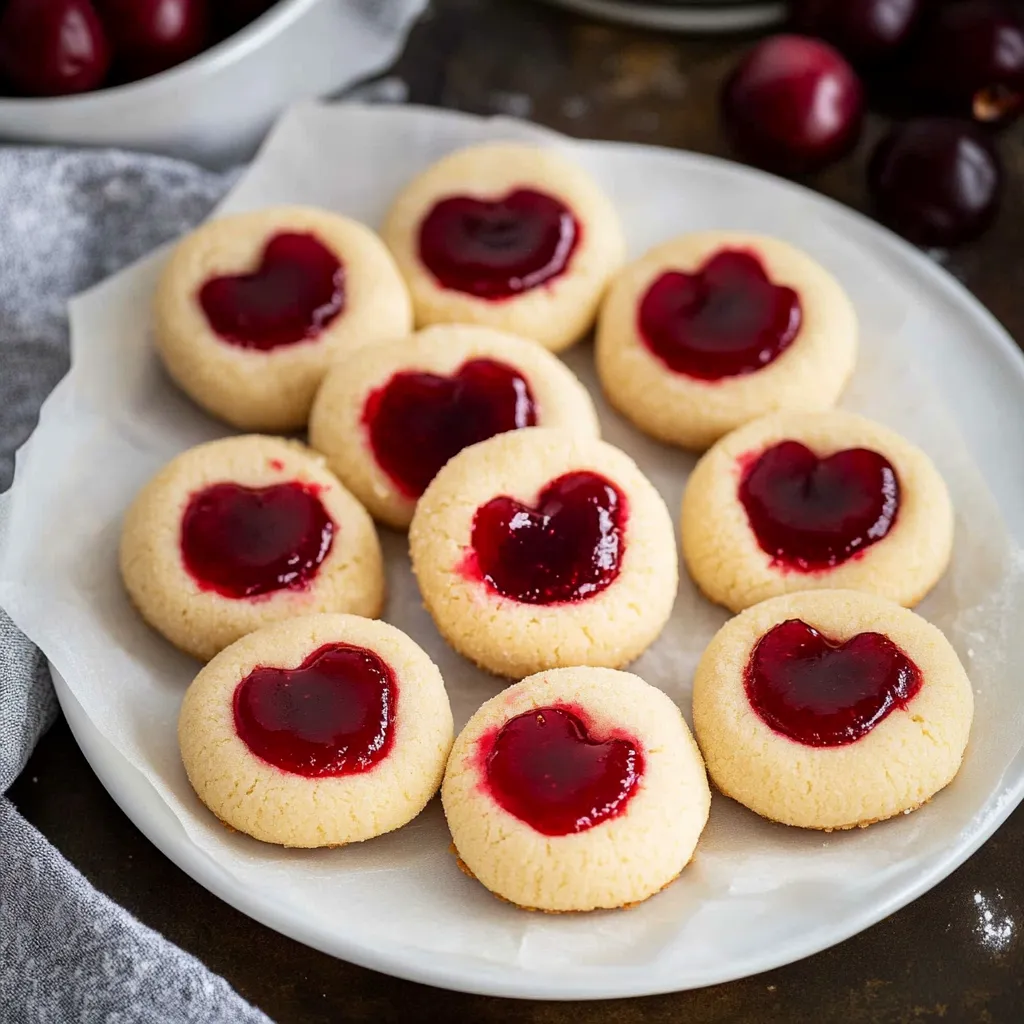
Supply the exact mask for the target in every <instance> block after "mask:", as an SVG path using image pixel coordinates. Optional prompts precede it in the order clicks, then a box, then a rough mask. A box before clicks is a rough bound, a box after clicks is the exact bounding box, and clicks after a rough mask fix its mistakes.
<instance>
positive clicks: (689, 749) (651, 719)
mask: <svg viewBox="0 0 1024 1024" xmlns="http://www.w3.org/2000/svg"><path fill="white" fill-rule="evenodd" d="M552 706H554V707H564V708H566V709H567V710H569V711H572V710H574V709H577V710H578V711H582V712H583V716H584V717H585V720H586V722H587V727H588V731H589V733H590V736H591V738H592V739H594V740H597V741H602V740H604V739H606V738H611V737H622V738H629V739H631V740H632V741H633V742H634V743H635V744H637V745H638V746H639V748H640V750H641V754H642V756H643V759H644V772H643V775H642V776H641V778H640V780H639V783H638V785H637V788H636V789H635V790H634V792H633V794H632V796H631V797H630V799H629V802H628V803H627V804H626V806H625V809H624V811H623V812H622V813H621V814H619V815H618V816H617V817H613V818H606V819H605V820H604V821H601V822H599V823H598V824H596V825H594V826H592V827H591V828H588V829H586V830H584V831H581V832H575V833H571V834H568V835H562V836H549V835H544V834H542V833H540V832H538V831H536V830H535V829H534V828H533V827H532V826H530V825H528V824H527V823H526V822H524V821H521V820H520V819H519V818H517V817H515V816H514V815H512V814H510V813H509V812H508V811H506V810H505V809H504V808H502V807H501V806H500V805H499V804H498V803H496V802H495V800H494V798H493V797H492V796H491V795H490V793H489V790H488V784H487V778H486V756H487V751H486V750H481V744H486V743H487V740H488V737H489V736H493V734H494V732H495V730H498V729H500V728H501V726H502V725H503V724H504V723H506V722H507V721H508V720H509V719H511V718H514V717H515V716H516V715H520V714H523V713H524V712H528V711H530V710H531V709H534V708H543V707H552ZM441 799H442V802H443V803H444V812H445V815H446V817H447V819H448V827H449V828H450V829H451V833H452V839H453V840H454V843H455V849H456V851H457V853H458V856H459V858H460V859H461V861H462V862H463V864H465V865H466V868H467V869H468V870H469V871H470V872H471V873H472V874H473V875H474V876H475V877H476V878H478V879H479V880H480V881H481V882H482V883H483V884H484V885H485V886H486V887H487V888H488V889H490V890H491V892H493V893H496V894H497V895H498V896H500V897H502V898H504V899H506V900H509V901H510V902H512V903H515V904H517V905H518V906H521V907H526V908H529V909H532V910H546V911H553V912H562V911H583V910H596V909H599V908H615V907H623V906H626V905H629V904H633V903H638V902H640V901H641V900H645V899H647V898H648V897H649V896H652V895H653V894H654V893H656V892H658V891H659V890H661V889H663V888H665V886H666V885H668V884H669V883H670V882H672V881H673V880H674V879H675V878H676V876H677V875H679V873H680V872H681V871H682V870H683V868H684V867H686V865H687V864H688V863H689V862H690V860H691V858H692V857H693V853H694V849H695V847H696V846H697V840H698V839H699V838H700V834H701V832H702V831H703V829H704V826H705V824H706V823H707V819H708V810H709V807H710V802H711V794H710V791H709V788H708V781H707V776H706V774H705V771H704V764H703V761H702V760H701V756H700V752H699V751H698V749H697V745H696V743H694V741H693V737H692V736H691V735H690V730H689V729H688V728H687V727H686V722H685V721H684V720H683V717H682V715H681V714H680V712H679V709H678V708H677V707H676V706H675V704H673V703H672V701H671V700H670V699H669V698H668V697H667V696H666V695H665V694H664V693H662V691H661V690H658V689H656V688H655V687H653V686H650V685H649V684H648V683H646V682H644V681H643V680H642V679H640V678H639V677H638V676H635V675H631V674H630V673H627V672H615V671H612V670H611V669H600V668H563V669H555V670H552V671H548V672H539V673H537V674H536V675H533V676H530V677H529V678H528V679H524V680H523V681H522V682H521V683H517V684H516V685H515V686H512V687H509V688H508V689H507V690H505V691H504V692H502V693H500V694H498V696H497V697H494V698H492V699H491V700H489V701H488V702H487V703H486V704H484V705H483V706H482V707H481V708H480V710H479V711H477V713H476V714H475V715H473V717H472V718H471V719H470V720H469V722H468V724H467V725H466V727H465V728H464V729H463V730H462V732H461V733H460V734H459V736H458V738H457V739H456V741H455V746H454V747H453V748H452V753H451V757H450V758H449V760H448V768H447V771H446V772H445V777H444V783H443V785H442V787H441Z"/></svg>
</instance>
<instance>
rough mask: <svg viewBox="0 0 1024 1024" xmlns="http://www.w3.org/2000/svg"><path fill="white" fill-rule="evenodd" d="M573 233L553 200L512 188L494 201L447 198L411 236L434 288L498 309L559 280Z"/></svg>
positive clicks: (576, 233)
mask: <svg viewBox="0 0 1024 1024" xmlns="http://www.w3.org/2000/svg"><path fill="white" fill-rule="evenodd" d="M579 239H580V225H579V223H578V222H577V221H576V218H575V217H574V216H573V213H572V211H571V210H570V209H569V208H568V207H567V206H566V205H565V204H564V203H563V202H562V201H561V200H559V199H556V198H555V197H554V196H551V195H548V194H546V193H544V192H537V191H535V190H534V189H529V188H519V189H515V190H514V191H512V192H509V193H508V194H507V195H505V196H503V197H501V198H500V199H475V198H472V197H470V196H449V197H447V198H446V199H442V200H440V201H439V202H437V203H436V204H435V205H434V206H433V208H432V209H431V210H430V211H429V212H428V213H427V215H426V217H424V218H423V222H422V223H421V224H420V230H419V257H420V260H421V261H422V263H423V265H424V266H425V267H426V268H427V270H429V271H430V273H431V274H433V276H434V277H435V278H436V280H437V283H438V284H439V285H440V286H441V287H442V288H449V289H451V290H452V291H458V292H463V293H465V294H466V295H472V296H474V297H475V298H478V299H490V300H494V301H498V300H501V299H508V298H512V297H513V296H515V295H520V294H522V293H523V292H527V291H530V289H532V288H537V287H540V286H541V285H544V284H547V283H549V282H550V281H552V280H554V279H555V278H556V277H558V276H559V275H560V274H562V273H564V272H565V270H566V268H567V267H568V265H569V261H570V259H571V258H572V254H573V252H574V251H575V249H576V246H577V244H578V243H579Z"/></svg>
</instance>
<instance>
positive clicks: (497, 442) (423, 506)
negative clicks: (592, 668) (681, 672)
mask: <svg viewBox="0 0 1024 1024" xmlns="http://www.w3.org/2000/svg"><path fill="white" fill-rule="evenodd" d="M578 470H585V471H590V472H593V473H597V474H599V475H600V476H602V477H604V478H605V479H606V480H608V481H609V482H611V483H612V484H614V485H615V486H616V487H617V488H618V490H619V491H620V492H621V493H622V494H623V495H624V496H625V499H626V508H627V514H626V520H625V526H624V528H623V531H622V536H623V553H622V556H621V562H620V570H619V574H618V576H617V578H616V579H615V580H614V581H613V582H612V583H611V584H610V585H609V586H608V587H606V588H605V589H604V590H602V591H600V592H598V593H596V594H593V595H591V596H589V597H585V598H583V599H582V600H578V601H570V602H564V603H558V604H549V605H544V604H528V603H525V602H520V601H518V600H515V599H512V598H509V597H505V596H503V595H502V594H500V593H498V592H497V591H496V590H494V589H493V588H492V587H491V586H490V585H489V584H488V583H486V582H485V581H483V580H480V579H475V578H471V577H470V576H468V575H464V574H463V573H462V572H461V571H460V566H461V565H462V564H463V563H464V561H465V559H466V558H467V556H468V555H469V554H470V553H471V550H472V545H471V543H470V537H471V533H472V528H473V519H474V515H475V514H476V511H477V509H478V508H479V507H480V506H481V505H484V504H485V503H486V502H488V501H490V500H491V499H492V498H495V497H499V496H504V495H507V496H509V497H512V498H514V499H516V500H517V501H519V502H521V503H523V504H524V505H528V506H531V507H532V506H534V505H535V503H536V501H537V497H538V495H539V494H540V493H541V492H542V491H543V490H544V488H545V487H546V486H547V485H548V484H549V483H551V482H552V481H553V480H555V479H557V478H558V477H561V476H563V475H565V474H567V473H572V472H576V471H578ZM409 547H410V554H411V556H412V567H413V572H414V573H415V574H416V579H417V581H418V582H419V586H420V592H421V594H422V596H423V601H424V604H425V605H426V607H427V610H428V611H429V612H430V614H431V616H432V617H433V619H434V622H435V624H436V625H437V628H438V630H439V631H440V633H441V635H442V636H443V637H444V638H445V639H446V640H447V641H448V643H449V644H451V645H452V647H454V648H455V650H457V651H458V652H459V653H460V654H463V655H464V656H465V657H467V658H469V659H470V660H471V661H473V662H475V663H476V664H477V665H479V666H481V667H482V668H484V669H487V670H488V671H490V672H493V673H495V674H496V675H499V676H505V677H508V678H515V679H518V678H522V677H523V676H526V675H529V674H530V673H533V672H539V671H540V670H541V669H550V668H564V667H567V666H572V665H597V666H604V667H606V668H621V667H622V666H623V665H627V664H628V663H629V662H631V661H633V660H634V659H635V658H638V657H639V656H640V655H641V654H642V653H643V652H644V651H645V650H646V649H647V647H649V646H650V645H651V644H652V643H653V642H654V640H655V639H656V638H657V637H658V634H659V633H660V632H661V630H662V628H663V627H664V625H665V622H666V621H667V620H668V617H669V614H670V612H671V610H672V605H673V602H674V601H675V596H676V589H677V587H678V584H679V568H678V556H677V553H676V545H675V536H674V530H673V528H672V521H671V517H670V515H669V513H668V510H667V509H666V507H665V503H664V501H663V500H662V498H661V495H660V494H658V492H657V491H656V490H655V489H654V486H653V485H652V484H651V483H650V481H649V480H648V479H647V478H646V477H645V476H644V475H643V473H641V472H640V470H639V469H638V468H637V465H636V463H634V462H633V460H632V459H630V458H629V456H627V455H626V454H625V453H624V452H621V451H619V449H617V448H613V447H612V446H611V445H609V444H606V443H605V442H603V441H598V440H595V439H593V438H582V437H579V436H574V435H572V434H569V433H567V432H566V431H563V430H554V429H548V428H543V427H535V428H532V429H529V430H518V431H514V432H512V433H508V434H499V435H498V436H497V437H493V438H491V439H490V440H488V441H483V442H481V443H480V444H475V445H473V446H471V447H470V448H466V449H464V450H463V451H462V452H460V453H459V454H458V455H456V456H455V458H453V459H452V460H451V461H450V462H449V463H448V464H447V465H446V466H445V467H444V469H442V470H441V472H440V473H438V474H437V476H436V477H434V481H433V483H431V485H430V486H429V487H428V488H427V490H426V492H425V493H424V495H423V497H422V498H420V501H419V503H418V504H417V506H416V512H415V514H414V516H413V521H412V525H411V527H410V530H409Z"/></svg>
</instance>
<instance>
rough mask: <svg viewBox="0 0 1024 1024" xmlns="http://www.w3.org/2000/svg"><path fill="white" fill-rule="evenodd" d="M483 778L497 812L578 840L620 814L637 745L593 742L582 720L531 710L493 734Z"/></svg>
mask: <svg viewBox="0 0 1024 1024" xmlns="http://www.w3.org/2000/svg"><path fill="white" fill-rule="evenodd" d="M483 742H484V743H487V742H491V744H492V745H491V747H490V751H489V752H488V753H487V754H486V757H485V760H484V777H485V779H486V784H487V787H488V789H489V790H490V793H491V796H492V797H493V798H494V800H495V802H496V803H497V804H498V806H499V807H501V808H503V809H504V810H506V811H508V813H509V814H511V815H513V816H514V817H516V818H518V819H519V820H520V821H523V822H525V823H526V824H527V825H529V826H530V827H531V828H533V829H535V830H536V831H537V832H540V833H541V834H542V835H546V836H565V835H572V834H573V833H576V832H584V831H586V830H587V829H590V828H593V827H594V826H595V825H599V824H601V822H603V821H607V820H609V819H611V818H615V817H618V816H619V815H620V814H622V813H623V812H624V811H625V810H626V807H627V805H628V803H629V800H630V798H631V797H632V796H633V794H634V793H635V792H636V789H637V786H638V784H639V781H640V778H641V776H642V775H643V772H644V758H643V754H642V752H641V750H640V745H639V744H638V743H637V742H636V741H634V740H629V739H622V738H613V739H606V740H597V739H595V738H593V737H592V736H591V734H590V731H589V729H588V728H587V726H586V724H585V721H584V718H583V717H582V712H580V711H577V710H574V709H570V708H566V707H544V708H535V709H534V710H532V711H527V712H525V713H524V714H521V715H517V716H516V717H515V718H512V719H510V720H509V721H507V722H506V723H505V724H504V725H503V726H501V727H500V728H499V729H498V730H497V731H496V734H492V736H491V737H485V739H484V741H483Z"/></svg>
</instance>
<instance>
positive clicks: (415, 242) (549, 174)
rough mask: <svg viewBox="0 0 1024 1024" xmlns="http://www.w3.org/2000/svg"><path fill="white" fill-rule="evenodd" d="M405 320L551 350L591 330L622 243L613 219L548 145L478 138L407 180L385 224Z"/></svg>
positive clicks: (586, 181) (603, 200)
mask: <svg viewBox="0 0 1024 1024" xmlns="http://www.w3.org/2000/svg"><path fill="white" fill-rule="evenodd" d="M383 235H384V240H385V241H386V242H387V244H388V245H389V246H390V248H391V251H392V252H393V253H394V256H395V259H396V260H397V261H398V265H399V267H400V268H401V270H402V273H403V274H404V275H405V279H406V282H407V283H408V285H409V289H410V291H411V292H412V298H413V305H414V308H415V313H416V323H417V325H418V326H420V327H424V326H426V325H428V324H433V323H475V324H482V325H484V326H487V327H496V328H499V329H501V330H505V331H509V332H511V333H513V334H519V335H522V336H524V337H527V338H533V339H534V340H535V341H539V342H540V343H541V344H542V345H543V346H544V347H545V348H549V349H551V350H552V351H555V352H558V351H561V350H562V349H564V348H568V346H570V345H572V344H573V343H574V342H576V341H578V340H579V339H580V338H581V337H582V336H583V335H584V334H586V332H587V331H588V330H589V329H590V326H591V324H592V323H593V321H594V317H595V315H596V313H597V307H598V304H599V303H600V301H601V296H602V295H603V294H604V290H605V287H606V286H607V284H608V281H609V279H610V278H611V276H612V274H614V273H615V271H616V270H618V268H619V267H620V266H621V264H622V261H623V259H624V256H625V243H624V241H623V235H622V228H621V227H620V225H619V219H618V214H617V213H616V212H615V208H614V207H613V206H612V204H611V202H610V201H609V199H608V198H607V196H605V194H604V193H603V192H602V191H601V189H600V188H599V187H598V185H597V184H596V183H595V182H594V181H593V180H592V179H591V177H590V175H589V174H587V173H586V172H585V171H584V170H583V169H582V168H580V167H577V166H576V165H575V164H574V163H572V162H571V161H570V160H567V159H566V158H565V157H564V156H562V155H561V154H560V153H559V152H558V151H557V150H556V149H554V148H551V147H541V146H530V145H525V144H522V143H486V144H484V145H478V146H472V147H470V148H468V149H462V150H459V151H457V152H455V153H451V154H449V155H448V156H446V157H445V158H444V159H442V160H440V161H439V162H438V163H435V164H433V165H432V166H430V167H428V168H427V169H426V170H425V171H423V172H422V173H421V174H419V175H418V176H417V177H416V178H414V179H413V180H412V181H411V182H410V183H409V184H408V185H407V186H406V187H405V189H404V190H403V191H402V192H401V194H400V195H399V196H398V198H397V199H396V200H395V202H394V205H393V206H392V207H391V211H390V212H389V214H388V217H387V222H386V224H385V226H384V231H383Z"/></svg>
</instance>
